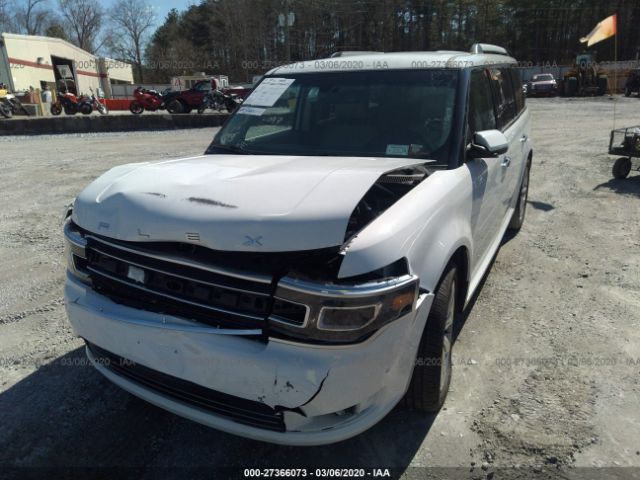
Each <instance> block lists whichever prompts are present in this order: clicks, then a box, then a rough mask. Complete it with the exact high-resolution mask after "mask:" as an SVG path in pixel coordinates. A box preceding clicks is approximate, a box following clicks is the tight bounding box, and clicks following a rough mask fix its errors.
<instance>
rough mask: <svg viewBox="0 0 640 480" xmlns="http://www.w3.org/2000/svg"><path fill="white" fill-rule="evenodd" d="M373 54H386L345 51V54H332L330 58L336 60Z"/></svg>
mask: <svg viewBox="0 0 640 480" xmlns="http://www.w3.org/2000/svg"><path fill="white" fill-rule="evenodd" d="M373 53H384V52H374V51H361V52H359V51H356V50H353V51H344V52H335V53H332V54H331V56H330V57H329V58H336V57H350V56H352V55H371V54H373Z"/></svg>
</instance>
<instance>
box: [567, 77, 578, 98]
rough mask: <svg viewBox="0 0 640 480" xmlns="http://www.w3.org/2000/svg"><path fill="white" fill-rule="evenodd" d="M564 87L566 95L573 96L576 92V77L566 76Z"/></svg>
mask: <svg viewBox="0 0 640 480" xmlns="http://www.w3.org/2000/svg"><path fill="white" fill-rule="evenodd" d="M565 89H566V90H565V93H566V95H567V97H575V96H576V95H577V94H578V79H577V78H576V77H569V78H567V82H566V85H565Z"/></svg>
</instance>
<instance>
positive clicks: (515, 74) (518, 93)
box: [511, 68, 525, 113]
mask: <svg viewBox="0 0 640 480" xmlns="http://www.w3.org/2000/svg"><path fill="white" fill-rule="evenodd" d="M511 80H513V93H514V94H515V97H516V109H517V111H518V113H520V112H521V111H522V110H524V103H525V100H524V92H523V91H522V78H521V76H520V70H518V69H515V68H512V69H511Z"/></svg>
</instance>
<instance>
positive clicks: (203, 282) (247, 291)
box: [91, 246, 270, 298]
mask: <svg viewBox="0 0 640 480" xmlns="http://www.w3.org/2000/svg"><path fill="white" fill-rule="evenodd" d="M91 250H93V251H94V252H98V253H99V254H101V255H104V256H106V257H111V258H115V259H116V260H120V261H121V262H124V263H128V264H130V265H135V266H137V267H140V268H143V269H144V270H151V271H154V272H158V273H162V274H164V275H170V276H172V277H177V278H182V279H183V280H189V281H192V282H197V283H202V284H204V285H209V286H211V287H218V288H223V289H225V290H233V291H235V292H243V293H249V294H251V295H255V296H257V297H264V298H269V297H270V295H269V294H268V293H261V292H255V291H251V290H246V289H242V288H238V287H230V286H228V285H222V284H220V283H213V282H208V281H205V280H200V279H198V278H193V277H187V276H185V275H180V274H177V273H173V272H168V271H166V270H163V269H160V268H155V267H150V266H148V265H144V264H142V263H138V262H134V261H132V260H129V259H127V258H122V257H119V256H117V255H114V254H113V253H107V252H105V251H104V250H101V249H99V248H96V247H94V246H92V247H91Z"/></svg>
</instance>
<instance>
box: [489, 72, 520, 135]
mask: <svg viewBox="0 0 640 480" xmlns="http://www.w3.org/2000/svg"><path fill="white" fill-rule="evenodd" d="M510 77H511V74H510V73H509V69H508V68H500V69H495V68H494V69H492V70H491V85H492V90H493V97H494V99H495V103H496V117H497V120H498V128H500V129H503V128H504V127H506V126H507V125H508V124H509V122H511V120H513V119H514V117H515V116H516V98H515V95H514V92H513V85H512V84H511V78H510Z"/></svg>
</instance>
